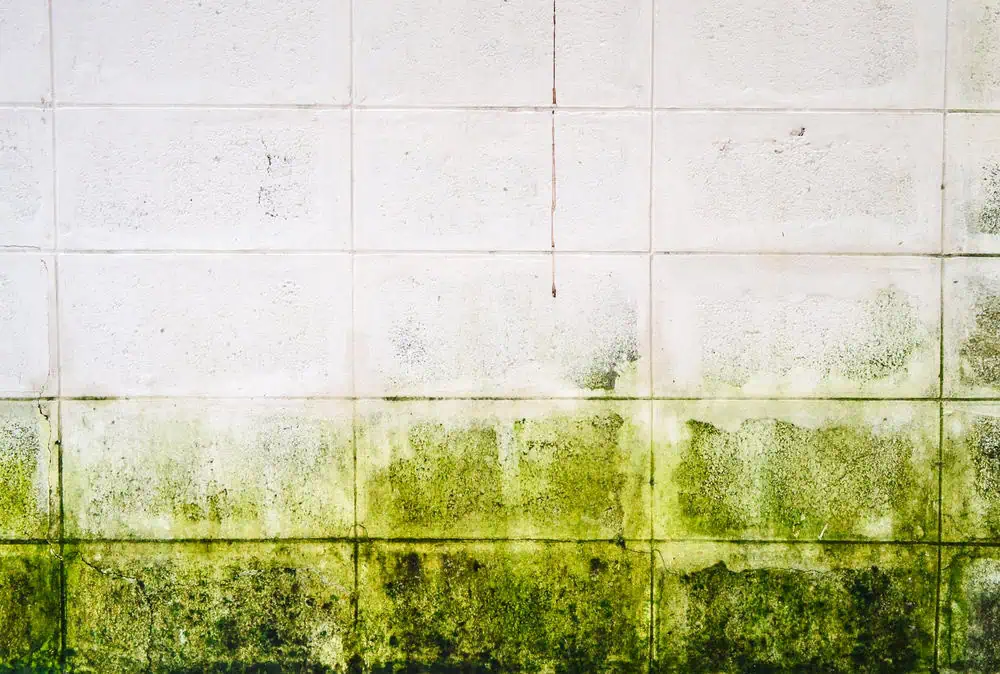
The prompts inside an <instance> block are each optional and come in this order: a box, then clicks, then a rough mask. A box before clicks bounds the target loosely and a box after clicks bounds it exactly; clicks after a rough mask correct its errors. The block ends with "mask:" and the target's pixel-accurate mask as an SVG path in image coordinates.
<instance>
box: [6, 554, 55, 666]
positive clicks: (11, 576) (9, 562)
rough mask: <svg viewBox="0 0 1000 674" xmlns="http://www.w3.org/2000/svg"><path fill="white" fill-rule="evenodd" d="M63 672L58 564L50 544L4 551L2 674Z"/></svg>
mask: <svg viewBox="0 0 1000 674" xmlns="http://www.w3.org/2000/svg"><path fill="white" fill-rule="evenodd" d="M58 671H59V560H58V558H57V556H56V554H54V551H53V549H52V548H50V547H49V546H47V545H2V546H0V672H11V673H16V674H21V673H22V672H24V673H27V672H46V673H48V672H51V673H52V674H55V672H58Z"/></svg>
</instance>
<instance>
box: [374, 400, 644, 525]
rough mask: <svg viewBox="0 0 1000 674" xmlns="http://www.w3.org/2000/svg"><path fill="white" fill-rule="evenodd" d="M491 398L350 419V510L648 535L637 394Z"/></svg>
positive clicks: (381, 516)
mask: <svg viewBox="0 0 1000 674" xmlns="http://www.w3.org/2000/svg"><path fill="white" fill-rule="evenodd" d="M495 409H501V412H500V413H498V414H497V415H496V416H490V415H489V414H483V415H482V416H478V417H477V416H472V417H471V418H470V417H468V416H459V417H452V416H450V414H449V413H448V412H443V413H440V412H436V411H435V410H436V408H435V407H434V406H427V405H425V404H421V403H393V404H389V405H387V406H385V407H384V408H383V409H381V410H380V411H379V412H377V413H375V414H372V415H367V416H365V417H362V418H361V419H359V423H360V426H359V433H358V438H359V440H358V443H359V480H358V490H359V515H358V517H359V521H360V522H361V523H362V524H363V525H364V527H365V530H366V531H367V533H368V534H369V535H373V536H376V535H377V536H396V537H455V536H461V537H488V538H493V537H507V536H520V537H549V538H608V539H610V538H615V537H622V536H624V537H635V536H644V535H648V526H649V525H648V507H647V503H648V495H647V494H648V482H649V477H648V476H649V439H648V438H649V436H648V430H647V428H646V426H645V425H644V424H643V422H642V418H643V415H644V410H646V409H648V408H646V407H645V405H643V404H641V403H640V404H638V405H628V404H626V405H617V404H614V403H593V404H581V405H578V406H576V407H575V408H574V409H564V410H561V411H560V410H559V409H555V410H551V409H545V408H544V407H539V406H537V405H522V406H520V407H519V406H518V405H517V404H516V403H512V404H509V405H506V406H504V407H498V408H495ZM471 414H472V415H475V412H474V411H473V412H471ZM520 414H523V416H519V415H520Z"/></svg>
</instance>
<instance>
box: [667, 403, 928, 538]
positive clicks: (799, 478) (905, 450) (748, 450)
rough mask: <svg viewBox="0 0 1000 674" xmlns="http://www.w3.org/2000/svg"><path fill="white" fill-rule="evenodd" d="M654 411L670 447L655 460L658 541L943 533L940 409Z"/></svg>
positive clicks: (771, 406)
mask: <svg viewBox="0 0 1000 674" xmlns="http://www.w3.org/2000/svg"><path fill="white" fill-rule="evenodd" d="M658 409H659V411H658V417H659V416H661V413H662V415H663V416H666V417H667V421H666V422H665V423H668V424H672V426H673V432H672V434H673V435H674V438H675V439H674V440H673V441H672V442H669V444H667V445H666V446H658V450H657V460H656V466H657V471H656V475H657V479H656V485H655V487H654V494H655V512H656V521H657V531H658V532H659V534H660V535H664V536H667V537H670V538H684V537H702V538H731V539H740V538H758V539H763V538H777V539H814V540H816V539H821V540H836V539H845V538H848V539H857V538H870V539H882V540H922V539H926V538H927V537H928V536H932V535H933V534H934V532H935V531H936V529H937V508H936V501H937V476H936V473H935V470H934V464H935V462H936V454H937V447H936V444H937V417H938V412H937V409H936V406H933V405H915V406H912V407H910V406H906V405H900V404H889V405H867V406H865V405H859V404H857V403H853V404H852V403H848V404H830V403H825V402H824V403H816V402H805V403H767V404H757V403H747V404H743V405H739V404H735V405H734V404H732V403H723V404H719V405H712V404H707V403H705V404H700V405H687V406H677V407H676V408H671V407H670V406H666V405H665V406H661V408H658ZM672 409H673V413H672V412H671V410H672ZM756 415H761V416H756ZM717 424H718V425H717ZM723 424H725V425H723ZM664 428H665V427H664V426H663V425H662V424H661V425H660V426H658V429H659V430H660V431H663V430H664ZM666 428H668V429H669V428H670V427H669V426H667V427H666Z"/></svg>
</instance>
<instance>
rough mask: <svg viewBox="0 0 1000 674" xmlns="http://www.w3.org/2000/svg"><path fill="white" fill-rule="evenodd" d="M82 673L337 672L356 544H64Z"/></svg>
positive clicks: (347, 634) (346, 644) (342, 658)
mask: <svg viewBox="0 0 1000 674" xmlns="http://www.w3.org/2000/svg"><path fill="white" fill-rule="evenodd" d="M67 553H68V554H67V660H68V662H69V664H70V665H71V667H72V668H73V671H76V672H146V671H152V672H169V673H176V672H244V671H259V672H265V671H266V672H272V671H274V672H309V673H320V672H323V673H326V672H341V671H344V668H345V667H346V666H347V663H348V660H349V657H350V656H349V653H350V652H351V650H352V644H351V642H350V638H351V630H352V626H353V593H354V566H353V561H352V558H351V546H350V545H344V544H340V545H335V544H329V545H322V544H298V545H287V546H286V545H282V544H260V543H233V544H224V543H217V544H206V545H195V544H91V545H81V546H73V547H71V548H69V549H68V550H67Z"/></svg>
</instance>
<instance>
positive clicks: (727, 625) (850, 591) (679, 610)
mask: <svg viewBox="0 0 1000 674" xmlns="http://www.w3.org/2000/svg"><path fill="white" fill-rule="evenodd" d="M852 554H856V553H853V552H848V553H846V554H845V556H848V555H852ZM889 554H890V555H891V554H892V553H889ZM796 555H797V552H796V551H795V550H792V549H788V550H786V551H783V552H781V553H779V555H778V556H777V557H775V558H772V559H770V560H767V561H763V562H756V563H755V562H750V563H739V564H738V566H736V565H733V564H728V565H727V563H726V562H725V561H724V560H718V561H715V562H714V563H708V560H705V562H703V563H702V565H698V566H699V568H695V569H691V570H674V569H660V570H659V575H658V583H657V592H658V597H659V599H658V601H659V606H660V608H659V611H658V615H659V624H658V626H657V643H658V650H657V662H656V668H655V669H656V671H659V672H685V673H691V674H702V673H704V674H729V673H733V674H736V673H743V672H768V673H772V672H773V673H785V672H788V673H792V672H796V673H801V674H805V673H807V672H824V673H825V672H829V673H834V672H837V673H839V672H843V673H844V674H848V673H850V674H856V673H859V672H866V673H873V674H874V673H888V672H928V671H930V670H931V667H932V664H933V642H934V598H935V585H936V574H935V567H934V563H933V561H934V558H933V552H930V553H928V554H924V555H922V556H919V557H917V558H916V559H913V560H910V562H911V563H906V562H905V561H904V559H885V557H886V555H885V554H883V555H881V557H882V558H881V559H879V558H878V557H879V555H878V554H876V555H874V557H875V558H874V559H870V560H865V559H852V560H848V561H847V563H846V564H840V563H839V560H838V559H837V558H838V556H839V555H840V552H839V551H835V550H834V549H830V548H828V549H826V550H825V551H824V552H823V553H822V555H821V556H820V559H819V560H816V561H821V562H822V563H818V564H815V565H813V564H809V563H805V564H803V563H802V561H803V560H797V559H796ZM909 556H910V553H908V552H903V553H901V557H903V558H906V557H909ZM900 562H902V564H900ZM810 567H811V568H810Z"/></svg>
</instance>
